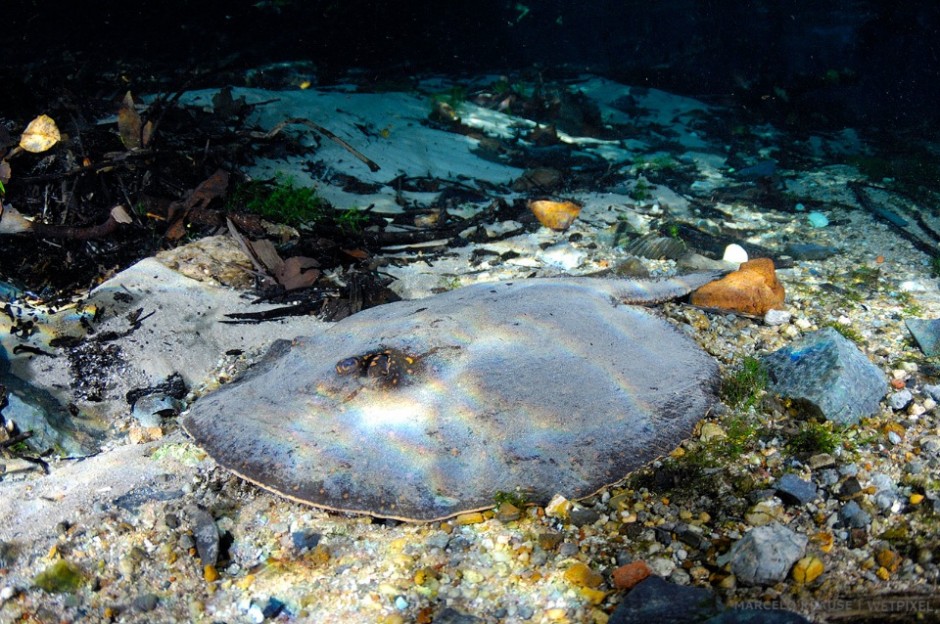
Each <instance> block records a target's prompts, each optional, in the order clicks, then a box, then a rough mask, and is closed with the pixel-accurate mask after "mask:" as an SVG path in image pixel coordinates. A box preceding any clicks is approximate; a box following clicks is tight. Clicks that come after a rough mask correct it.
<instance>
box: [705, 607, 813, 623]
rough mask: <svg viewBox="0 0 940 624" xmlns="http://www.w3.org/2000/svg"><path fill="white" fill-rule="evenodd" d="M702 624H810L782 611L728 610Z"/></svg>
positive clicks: (808, 621) (803, 619)
mask: <svg viewBox="0 0 940 624" xmlns="http://www.w3.org/2000/svg"><path fill="white" fill-rule="evenodd" d="M704 624H810V620H807V619H806V618H805V617H803V616H802V615H800V614H799V613H796V612H794V611H784V610H783V609H728V610H726V611H723V612H722V613H720V614H718V615H716V616H715V617H713V618H709V619H707V620H705V622H704Z"/></svg>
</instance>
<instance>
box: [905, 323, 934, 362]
mask: <svg viewBox="0 0 940 624" xmlns="http://www.w3.org/2000/svg"><path fill="white" fill-rule="evenodd" d="M904 324H905V325H907V331H909V332H911V335H912V336H914V340H916V341H917V346H918V347H920V350H921V351H923V352H924V355H926V356H927V357H933V356H935V355H940V319H932V320H927V319H905V320H904Z"/></svg>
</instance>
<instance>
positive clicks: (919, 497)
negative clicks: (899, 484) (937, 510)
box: [911, 494, 924, 505]
mask: <svg viewBox="0 0 940 624" xmlns="http://www.w3.org/2000/svg"><path fill="white" fill-rule="evenodd" d="M922 502H924V495H923V494H911V505H920V504H921V503H922Z"/></svg>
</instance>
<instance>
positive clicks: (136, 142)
mask: <svg viewBox="0 0 940 624" xmlns="http://www.w3.org/2000/svg"><path fill="white" fill-rule="evenodd" d="M117 124H118V133H120V135H121V142H122V143H124V147H126V148H127V149H137V148H138V147H140V145H141V143H140V141H141V121H140V115H139V114H138V113H137V109H136V108H134V98H133V96H131V92H130V91H128V92H127V93H126V94H125V95H124V100H123V101H122V102H121V108H120V109H118V119H117Z"/></svg>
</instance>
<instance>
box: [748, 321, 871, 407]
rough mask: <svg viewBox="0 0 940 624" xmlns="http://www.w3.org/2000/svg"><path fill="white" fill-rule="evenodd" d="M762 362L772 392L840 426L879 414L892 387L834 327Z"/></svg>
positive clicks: (812, 335) (809, 336) (772, 354)
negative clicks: (803, 405) (880, 407)
mask: <svg viewBox="0 0 940 624" xmlns="http://www.w3.org/2000/svg"><path fill="white" fill-rule="evenodd" d="M761 361H762V363H763V365H764V368H765V369H766V370H767V374H768V377H769V381H770V383H769V385H768V389H769V390H770V391H771V392H774V393H776V394H779V395H780V396H782V397H784V398H786V399H792V400H796V401H800V402H801V403H803V404H805V406H806V407H809V408H810V409H811V410H812V411H813V412H814V414H813V415H815V416H822V417H823V418H826V419H827V420H831V421H833V422H835V423H838V424H840V425H852V424H856V423H858V421H859V420H861V419H862V418H864V417H867V416H871V415H873V414H876V413H877V412H878V410H879V406H878V404H879V402H880V401H881V399H882V398H883V397H884V396H885V394H886V392H887V389H888V380H887V378H886V377H885V375H884V373H883V372H882V371H881V369H879V368H878V367H877V366H875V365H874V364H872V363H871V362H870V361H869V360H868V358H867V357H865V355H864V354H863V353H862V352H861V351H859V349H858V347H857V346H856V345H855V343H853V342H852V341H850V340H848V339H847V338H845V337H843V336H842V335H841V334H840V333H839V332H837V331H836V330H835V329H833V328H832V327H826V328H824V329H821V330H819V331H815V332H811V333H809V334H807V335H806V336H805V337H804V338H803V340H801V341H799V342H798V343H795V344H792V345H790V346H787V347H784V348H782V349H779V350H778V351H775V352H774V353H771V354H770V355H767V356H764V357H763V358H762V359H761Z"/></svg>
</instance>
